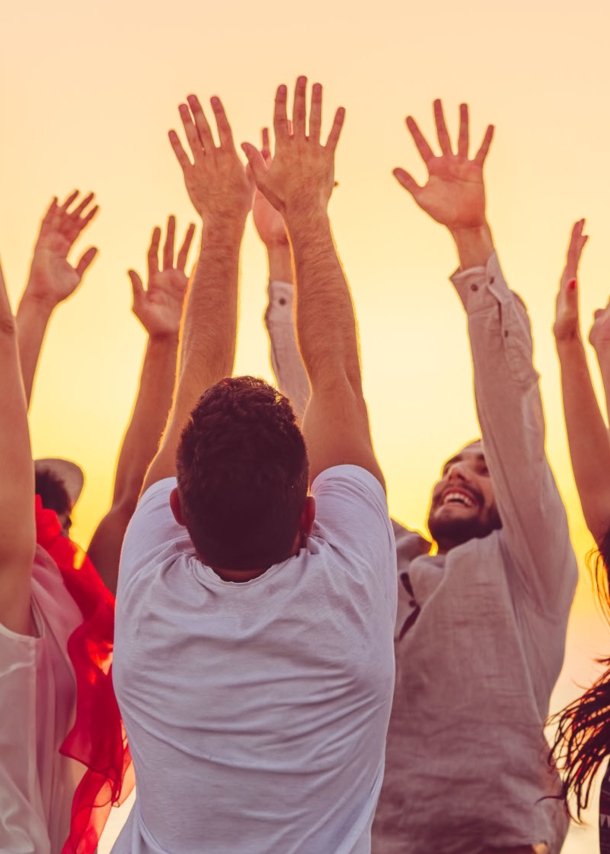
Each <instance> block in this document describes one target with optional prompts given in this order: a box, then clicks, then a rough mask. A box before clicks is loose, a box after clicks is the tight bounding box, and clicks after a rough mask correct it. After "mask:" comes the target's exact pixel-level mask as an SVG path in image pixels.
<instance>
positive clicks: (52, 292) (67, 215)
mask: <svg viewBox="0 0 610 854" xmlns="http://www.w3.org/2000/svg"><path fill="white" fill-rule="evenodd" d="M77 197H78V191H77V190H75V191H74V192H73V193H72V194H71V195H70V196H68V198H67V199H66V200H65V201H64V202H63V204H61V205H59V204H58V201H57V199H56V198H54V199H53V201H52V202H51V206H50V207H49V209H48V211H47V212H46V214H45V217H44V219H43V221H42V224H41V226H40V233H39V235H38V240H37V241H36V246H35V248H34V256H33V258H32V266H31V270H30V278H29V281H28V292H29V294H30V295H31V296H34V297H36V298H39V299H46V300H48V301H49V302H52V303H53V304H57V303H60V302H62V301H63V300H65V299H67V298H68V297H69V296H71V295H72V294H73V293H74V291H75V290H76V288H77V287H78V285H79V284H80V282H81V280H82V278H83V275H84V273H85V271H86V269H87V267H88V266H89V265H90V264H91V262H92V261H93V259H94V258H95V256H96V254H97V249H96V248H95V247H91V248H90V249H87V251H86V252H84V253H83V255H82V256H81V257H80V259H79V260H78V262H77V263H76V265H75V266H72V264H71V263H70V262H69V261H68V253H69V252H70V250H71V249H72V247H73V245H74V243H75V242H76V240H77V238H78V237H79V235H80V234H81V232H82V231H83V229H84V228H85V227H86V226H87V225H88V224H89V223H90V222H91V220H92V219H93V217H94V216H95V214H96V213H97V210H98V207H97V205H95V206H94V207H93V208H90V209H89V210H87V208H88V206H89V204H90V203H91V201H92V199H93V193H89V194H88V195H87V196H85V197H84V198H83V199H82V201H81V202H80V203H79V204H78V205H77V206H76V207H75V208H74V210H72V211H71V210H69V208H70V205H71V204H72V203H73V202H74V201H75V200H76V199H77Z"/></svg>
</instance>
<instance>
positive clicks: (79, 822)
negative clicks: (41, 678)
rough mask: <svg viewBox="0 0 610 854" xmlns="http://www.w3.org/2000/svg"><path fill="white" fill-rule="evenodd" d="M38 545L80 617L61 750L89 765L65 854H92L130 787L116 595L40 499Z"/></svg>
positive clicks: (72, 641) (73, 638)
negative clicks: (117, 682) (116, 668)
mask: <svg viewBox="0 0 610 854" xmlns="http://www.w3.org/2000/svg"><path fill="white" fill-rule="evenodd" d="M36 540H37V542H38V545H39V546H41V547H42V548H43V549H44V550H45V551H46V552H47V553H48V554H49V555H50V556H51V557H52V558H53V560H54V561H55V563H56V564H57V566H58V567H59V571H60V572H61V575H62V578H63V582H64V585H65V587H66V589H67V590H68V592H69V593H70V595H71V596H72V598H73V599H74V601H75V602H76V604H77V605H78V607H79V608H80V611H81V614H82V615H83V622H82V623H81V624H80V625H79V626H78V628H76V629H75V630H74V631H73V632H72V634H71V635H70V638H69V640H68V655H69V657H70V661H71V662H72V667H73V668H74V673H75V676H76V718H75V721H74V726H73V727H72V729H71V731H70V732H69V733H68V735H67V737H66V739H65V740H64V742H63V744H62V745H61V748H60V753H62V754H63V755H64V756H70V757H72V758H73V759H76V760H78V761H79V762H81V763H82V764H83V765H85V766H86V768H87V770H86V771H85V774H84V776H83V778H82V780H81V782H80V783H79V785H78V787H77V789H76V792H75V793H74V799H73V801H72V815H71V819H70V835H69V836H68V839H67V841H66V843H65V845H64V847H63V849H62V852H61V854H93V852H95V849H96V848H97V844H98V842H99V838H100V836H101V833H102V830H103V829H104V825H105V824H106V819H107V818H108V814H109V813H110V809H111V807H112V806H113V805H115V806H118V805H119V804H121V803H122V802H123V801H124V800H125V798H126V797H127V795H128V794H129V792H130V791H131V789H132V787H133V774H132V773H128V771H130V766H131V756H130V754H129V748H128V747H127V740H126V737H125V730H124V728H123V723H122V721H121V715H120V712H119V707H118V704H117V701H116V697H115V695H114V689H113V687H112V668H111V663H112V648H113V641H114V596H113V595H112V593H110V591H109V590H108V589H107V588H106V586H105V585H104V583H103V582H102V580H101V579H100V577H99V575H98V574H97V572H96V571H95V568H94V566H93V564H92V563H91V561H90V560H89V558H88V557H87V555H86V554H85V553H84V552H83V551H82V549H80V548H79V546H77V545H76V543H73V542H72V540H70V539H69V538H68V537H65V536H63V535H62V533H61V525H60V523H59V519H58V518H57V514H56V513H55V511H53V510H45V509H44V508H43V506H42V502H41V500H40V496H38V495H37V496H36Z"/></svg>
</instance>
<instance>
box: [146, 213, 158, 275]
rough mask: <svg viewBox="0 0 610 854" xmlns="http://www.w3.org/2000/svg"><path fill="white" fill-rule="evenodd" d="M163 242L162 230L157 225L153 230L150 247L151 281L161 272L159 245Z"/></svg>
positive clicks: (149, 266) (149, 272) (149, 265)
mask: <svg viewBox="0 0 610 854" xmlns="http://www.w3.org/2000/svg"><path fill="white" fill-rule="evenodd" d="M160 242H161V229H160V228H159V226H158V225H156V226H155V227H154V229H153V233H152V237H151V240H150V246H149V247H148V278H149V280H150V279H151V278H152V277H153V276H154V275H155V274H156V273H158V272H159V243H160Z"/></svg>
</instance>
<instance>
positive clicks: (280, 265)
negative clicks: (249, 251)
mask: <svg viewBox="0 0 610 854" xmlns="http://www.w3.org/2000/svg"><path fill="white" fill-rule="evenodd" d="M266 249H267V268H268V270H269V281H270V282H287V283H288V284H290V285H291V284H293V281H294V274H293V270H292V255H291V252H290V244H289V242H288V238H286V240H285V241H282V242H279V243H274V244H271V245H268V246H266Z"/></svg>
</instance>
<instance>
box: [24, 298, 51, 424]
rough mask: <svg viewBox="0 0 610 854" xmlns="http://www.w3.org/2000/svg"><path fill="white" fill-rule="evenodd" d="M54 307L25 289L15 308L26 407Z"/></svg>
mask: <svg viewBox="0 0 610 854" xmlns="http://www.w3.org/2000/svg"><path fill="white" fill-rule="evenodd" d="M54 308H55V304H54V303H50V302H49V301H46V300H41V299H37V298H36V297H31V296H29V295H28V293H27V290H26V292H25V293H24V295H23V297H22V299H21V302H20V303H19V308H18V309H17V323H18V328H19V358H20V362H21V373H22V376H23V385H24V389H25V395H26V400H27V404H28V407H29V405H30V401H31V398H32V389H33V387H34V379H35V377H36V370H37V368H38V362H39V359H40V353H41V350H42V345H43V342H44V338H45V334H46V331H47V326H48V325H49V321H50V319H51V315H52V313H53V310H54Z"/></svg>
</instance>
